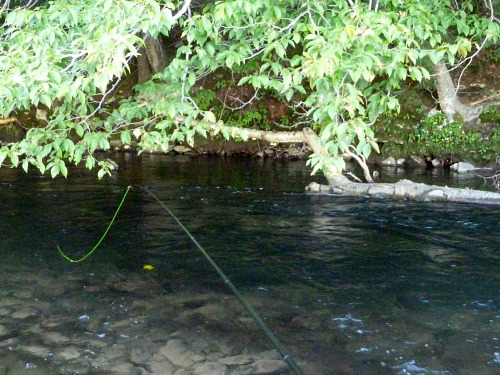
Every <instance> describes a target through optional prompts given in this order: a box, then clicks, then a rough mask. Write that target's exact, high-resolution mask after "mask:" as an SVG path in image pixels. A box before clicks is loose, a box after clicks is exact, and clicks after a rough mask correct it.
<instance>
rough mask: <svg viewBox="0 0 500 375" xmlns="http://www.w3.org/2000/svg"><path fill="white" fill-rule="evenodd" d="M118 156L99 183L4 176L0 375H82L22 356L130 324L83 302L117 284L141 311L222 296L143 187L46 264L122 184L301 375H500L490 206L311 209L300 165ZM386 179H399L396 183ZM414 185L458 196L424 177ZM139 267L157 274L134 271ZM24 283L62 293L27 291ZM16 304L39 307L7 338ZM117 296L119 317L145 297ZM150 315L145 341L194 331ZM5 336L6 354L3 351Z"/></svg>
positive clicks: (499, 310)
mask: <svg viewBox="0 0 500 375" xmlns="http://www.w3.org/2000/svg"><path fill="white" fill-rule="evenodd" d="M117 158H118V162H119V164H121V165H122V169H121V170H120V171H118V172H117V173H115V174H114V175H113V177H111V178H110V179H107V180H106V181H101V182H99V181H96V179H95V177H94V175H93V174H92V173H89V172H87V171H84V170H76V171H74V172H73V174H72V176H71V177H70V178H69V179H67V180H63V179H57V180H52V179H50V178H44V177H40V176H37V175H36V174H28V175H26V174H24V172H21V171H11V170H6V169H1V170H0V183H1V185H0V211H1V215H0V228H1V233H2V235H1V237H0V251H1V254H2V264H1V266H0V271H1V274H0V275H1V276H0V280H1V282H2V284H1V285H2V290H1V293H0V297H1V298H2V299H3V300H4V301H7V302H4V304H3V305H2V304H1V302H2V301H1V300H0V325H4V327H5V328H6V329H7V331H9V332H10V333H9V334H6V335H5V336H3V337H2V335H1V334H0V374H1V370H2V367H1V364H2V361H3V363H5V365H4V367H5V368H8V367H9V366H10V368H13V367H14V366H15V365H17V366H19V363H25V364H26V366H27V367H26V366H24V371H25V373H27V374H29V373H35V372H34V371H35V370H33V371H32V370H30V368H29V366H28V365H29V364H30V363H34V364H36V366H35V365H33V366H34V367H36V371H39V372H37V374H38V373H40V374H42V373H43V374H45V373H54V374H57V373H81V372H76V370H71V369H72V367H71V365H70V364H69V365H64V363H63V364H61V363H62V362H61V360H60V359H59V360H56V359H53V358H52V354H51V355H48V356H46V358H45V359H44V360H43V361H40V360H39V358H38V360H35V359H32V357H28V356H27V354H26V350H24V348H25V347H27V346H33V345H41V344H40V343H41V342H42V341H43V340H41V339H40V335H41V333H40V332H38V331H39V330H40V329H42V328H43V327H44V322H46V321H51V320H54V319H55V320H57V319H59V320H63V321H65V320H67V321H68V322H70V321H72V320H73V321H74V320H75V319H76V318H77V317H79V316H83V315H86V314H88V315H90V316H93V315H97V314H99V315H100V316H107V317H108V318H107V319H108V320H109V321H113V320H119V319H123V318H124V317H125V316H127V314H126V313H125V312H124V311H122V310H119V311H117V310H116V305H113V304H114V303H115V302H116V300H115V299H113V298H115V297H116V296H113V295H110V294H106V293H104V292H99V293H96V294H92V296H89V293H85V290H84V288H90V287H93V288H94V287H97V286H98V285H100V284H106V283H107V282H108V281H109V278H111V277H113V275H120V277H122V278H128V277H130V278H134V280H135V278H137V277H139V278H144V279H145V280H151V282H152V283H153V282H154V283H155V285H156V286H157V287H156V288H155V289H154V290H153V291H151V292H150V293H151V294H150V299H151V302H150V303H156V301H158V304H159V303H160V302H159V301H161V298H168V296H172V298H173V297H175V296H177V295H180V294H182V295H185V294H190V293H191V294H193V293H199V294H204V293H216V294H217V295H221V296H223V298H232V297H231V296H230V294H229V292H228V291H227V290H226V289H225V287H224V285H223V283H222V282H221V280H220V279H219V278H218V276H217V275H216V274H215V272H213V270H212V269H210V267H209V266H208V265H207V263H206V262H205V260H204V259H203V258H202V257H201V255H200V254H199V253H198V252H197V250H196V249H195V248H194V246H193V245H192V244H191V243H190V241H189V239H188V238H187V237H186V235H185V234H184V233H183V232H182V231H181V230H180V228H178V227H177V226H176V224H175V222H174V221H173V220H172V219H171V218H169V217H168V216H166V214H165V212H164V211H163V209H162V208H161V207H160V206H159V205H158V204H157V203H155V201H154V200H153V199H152V198H151V197H149V196H148V195H147V194H146V193H145V192H144V191H142V190H139V189H135V190H133V191H132V192H131V193H130V195H129V198H128V199H127V201H126V202H125V204H124V206H123V209H122V212H120V214H119V216H118V219H117V221H116V223H115V225H114V227H113V228H112V230H111V231H110V233H109V235H108V236H107V238H106V239H105V241H104V242H103V244H102V247H101V248H100V249H98V250H97V252H96V254H95V255H93V256H92V257H91V258H90V259H89V260H88V261H86V262H84V263H81V264H69V263H67V262H65V261H64V260H63V259H62V258H61V257H60V256H59V255H58V254H57V252H56V244H59V245H60V246H61V247H62V248H63V250H65V251H66V252H68V253H69V254H70V255H72V256H74V257H79V256H82V255H84V254H85V253H86V252H87V251H89V250H90V249H91V248H92V246H93V245H94V244H95V243H96V241H97V240H98V239H99V237H100V235H101V234H102V232H103V231H104V229H105V228H106V226H107V224H108V222H109V220H110V218H111V216H112V215H113V213H114V210H115V209H116V207H117V204H118V202H119V201H120V199H121V197H122V195H123V193H124V191H125V188H126V187H127V186H128V185H130V184H142V185H145V186H148V188H150V189H151V190H152V191H153V192H154V193H155V194H157V195H158V197H159V198H160V199H161V200H162V201H164V202H165V204H166V205H167V206H168V207H169V208H170V209H172V210H173V211H174V212H175V213H176V214H177V215H178V217H179V219H180V220H181V221H182V222H183V223H184V225H185V226H186V227H187V228H188V229H189V230H190V231H191V232H192V234H193V235H194V236H195V237H196V239H197V240H198V241H199V242H200V243H201V244H202V245H203V246H204V247H205V249H206V250H207V251H208V252H209V253H210V254H211V255H212V256H213V257H214V259H215V260H216V261H217V262H218V263H219V265H220V267H221V268H222V269H223V270H224V271H225V272H226V273H227V274H228V276H229V278H230V279H231V280H232V282H233V283H234V284H235V285H236V286H237V287H238V288H240V290H241V291H242V293H243V294H244V295H246V296H248V297H249V299H250V301H251V302H252V303H253V304H255V307H256V310H257V311H258V312H259V313H260V314H261V315H262V317H263V318H264V319H265V321H266V322H267V324H269V326H270V327H271V329H272V330H273V331H274V332H275V333H276V335H277V336H278V337H279V339H280V340H281V341H282V342H283V344H284V345H285V346H286V347H287V348H288V349H289V350H290V352H291V353H292V355H293V357H294V358H295V359H296V361H297V362H298V363H299V364H300V365H301V366H302V367H303V369H304V371H305V372H306V373H307V374H414V375H416V374H439V375H449V374H463V375H465V374H467V375H476V374H477V375H479V374H481V375H490V374H491V375H493V374H498V373H499V372H500V300H499V297H500V278H499V276H498V275H499V272H500V221H499V218H500V208H494V207H489V206H473V205H458V204H441V203H440V204H428V203H410V202H395V201H375V200H367V199H362V198H360V199H353V198H338V197H314V196H306V195H304V194H303V191H304V187H305V186H306V185H307V184H308V183H309V182H311V181H318V180H320V178H318V177H311V176H309V170H308V169H307V168H306V167H305V166H304V163H303V162H279V161H274V162H262V161H257V160H241V161H238V160H229V161H228V160H222V159H203V158H199V159H193V160H190V159H184V158H172V157H160V156H152V157H143V158H142V160H141V161H140V162H139V161H138V160H136V159H133V158H131V157H130V156H128V155H124V156H119V157H117ZM383 176H385V177H386V178H387V179H388V180H390V179H397V178H398V176H397V175H395V174H394V173H393V172H392V171H386V172H385V173H384V174H383ZM411 177H412V178H413V179H420V180H423V181H425V182H428V183H434V184H446V185H456V184H460V183H461V182H460V181H458V182H457V181H455V180H453V178H452V177H451V176H425V175H423V173H420V172H411ZM401 178H408V176H407V175H401ZM145 264H151V265H154V267H155V269H154V271H152V272H149V273H145V272H144V271H143V270H142V267H143V265H145ZM30 275H33V276H30ZM40 277H45V278H46V279H45V280H46V281H42V280H41V279H39V278H40ZM23 280H25V281H26V282H23ZM30 280H31V281H30ZM75 280H77V284H78V285H76V286H75V285H74V284H75ZM33 282H36V283H38V284H37V285H43V283H44V282H45V283H49V284H50V283H54V285H63V286H64V288H65V289H62V291H61V292H60V294H55V295H52V294H51V293H49V292H44V291H43V290H41V289H40V290H38V292H37V289H36V288H35V289H33V288H30V283H33ZM65 285H71V286H65ZM23 293H24V296H25V298H24V297H22V298H24V299H25V300H30V301H39V302H40V303H44V304H46V305H47V306H45V305H44V306H45V307H43V308H42V307H40V310H39V311H40V312H39V313H38V314H34V315H33V316H31V317H28V318H27V319H19V320H17V321H16V322H18V323H16V324H18V325H19V326H18V327H15V329H14V328H13V327H11V325H12V324H13V323H12V321H13V320H12V314H13V312H12V311H13V310H12V309H10V308H9V302H8V299H9V298H11V299H12V298H17V297H18V296H19V295H21V296H23ZM119 296H120V298H122V299H123V301H124V302H123V303H124V304H125V303H127V301H129V299H130V301H133V300H135V301H139V300H140V301H143V299H144V296H143V295H141V296H138V295H134V293H133V292H130V294H128V295H127V294H123V293H121V294H119ZM139 297H140V298H142V299H140V298H139ZM15 303H17V302H15ZM131 303H132V302H131ZM30 306H31V305H30ZM2 307H3V308H4V313H5V314H2ZM186 309H189V306H187V307H186ZM148 311H156V314H157V315H156V316H155V313H151V312H150V313H149V314H148V316H147V317H145V318H144V319H145V320H146V321H147V327H144V332H141V335H142V336H147V335H148V332H149V331H151V330H155V331H156V332H161V331H162V330H173V329H179V328H180V327H181V326H182V325H183V324H188V325H189V324H192V322H187V323H186V322H185V321H184V322H183V321H182V320H175V319H173V320H175V324H174V323H172V322H171V321H169V322H167V321H166V320H165V319H163V318H162V314H164V311H163V310H162V308H161V306H160V305H158V308H157V309H152V310H148ZM203 324H205V323H200V327H202V326H203ZM32 327H38V328H40V327H41V328H40V329H39V330H38V331H37V330H36V329H33V328H32ZM203 327H205V326H203ZM187 328H189V327H187ZM198 328H199V327H197V329H198ZM205 328H206V329H207V330H208V331H210V332H211V334H217V335H220V336H221V337H231V343H232V344H233V345H234V346H235V347H237V348H240V349H241V350H242V351H244V350H247V349H251V348H258V349H259V350H260V349H262V350H264V349H266V348H267V349H271V348H272V344H271V343H270V342H268V341H267V339H266V338H265V337H264V335H263V334H261V333H260V332H259V331H258V330H251V331H246V330H245V329H244V327H238V326H237V324H234V323H231V325H230V326H229V327H226V328H224V326H223V325H221V324H218V325H210V324H209V323H207V325H206V327H205ZM199 329H201V328H199ZM13 332H15V337H16V341H15V342H14V343H13V344H9V343H6V340H7V339H9V338H12V336H14V334H13ZM0 333H1V330H0ZM63 333H64V334H65V335H66V336H68V337H71V338H72V339H71V340H75V342H77V341H78V337H79V335H83V334H84V332H83V333H82V332H81V330H78V329H77V328H75V325H74V324H73V325H71V324H66V325H65V326H64V332H63ZM116 340H118V339H116ZM158 340H161V339H158ZM44 345H47V344H46V341H45V342H44ZM75 345H76V344H75ZM13 356H14V357H15V359H12V358H13ZM69 362H71V361H70V360H68V363H69ZM44 371H45V372H44ZM72 371H73V372H72ZM89 371H90V370H89ZM12 373H14V372H12ZM89 373H90V372H89ZM96 373H99V372H98V371H97V372H96Z"/></svg>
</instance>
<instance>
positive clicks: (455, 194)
mask: <svg viewBox="0 0 500 375" xmlns="http://www.w3.org/2000/svg"><path fill="white" fill-rule="evenodd" d="M328 182H329V185H320V184H318V183H315V182H313V183H311V184H309V186H307V187H306V191H307V193H308V194H314V195H343V196H364V197H371V198H391V199H399V200H415V201H420V202H460V203H476V204H478V203H479V204H490V205H500V193H495V192H490V191H482V190H473V189H457V188H450V187H443V186H436V185H426V184H421V183H416V182H412V181H409V180H401V181H399V182H396V183H371V184H363V183H357V182H352V181H350V180H348V179H347V177H345V176H341V175H339V176H335V177H330V178H329V179H328Z"/></svg>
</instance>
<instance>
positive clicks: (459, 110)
mask: <svg viewBox="0 0 500 375" xmlns="http://www.w3.org/2000/svg"><path fill="white" fill-rule="evenodd" d="M435 70H436V75H435V82H436V86H437V91H438V97H439V105H440V107H441V110H442V111H443V112H444V114H445V115H446V118H447V119H448V121H450V122H453V121H457V120H459V119H457V118H456V117H457V115H458V116H460V118H461V119H462V120H463V121H464V122H465V124H466V125H469V126H472V125H474V124H475V123H476V122H477V120H478V119H479V116H481V114H482V113H483V112H484V111H485V110H486V109H487V108H489V107H491V106H492V105H496V104H498V103H499V101H498V100H497V97H498V96H496V97H491V98H486V99H484V100H481V101H478V102H475V103H470V104H465V103H463V102H462V101H461V100H460V98H459V97H458V96H457V89H456V88H455V85H454V84H453V80H452V79H451V75H450V72H449V70H448V68H446V65H445V64H444V63H442V62H441V63H438V64H436V65H435Z"/></svg>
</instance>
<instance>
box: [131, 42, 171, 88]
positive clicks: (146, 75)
mask: <svg viewBox="0 0 500 375" xmlns="http://www.w3.org/2000/svg"><path fill="white" fill-rule="evenodd" d="M143 40H144V47H142V48H141V49H140V51H139V52H140V55H139V56H138V58H137V67H138V75H139V77H138V81H139V83H144V82H146V81H149V80H150V79H151V77H152V76H153V75H155V74H156V73H160V72H162V71H163V70H164V69H165V68H166V67H167V65H168V63H169V62H170V60H171V56H170V54H169V53H168V51H167V48H166V47H165V45H164V44H163V41H162V39H161V38H158V39H153V38H152V37H151V35H149V34H146V35H145V36H144V37H143Z"/></svg>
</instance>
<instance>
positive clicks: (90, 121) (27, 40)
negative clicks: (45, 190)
mask: <svg viewBox="0 0 500 375" xmlns="http://www.w3.org/2000/svg"><path fill="white" fill-rule="evenodd" d="M484 4H486V6H485V5H484ZM478 7H481V9H482V13H480V12H478ZM0 19H1V26H0V29H1V39H0V50H1V51H0V81H1V82H2V86H0V118H1V117H4V118H7V117H9V116H12V115H15V113H17V112H19V111H27V110H30V109H32V108H33V107H40V108H45V109H48V118H47V123H46V125H44V126H42V127H40V126H37V127H34V128H31V129H29V130H28V132H27V134H26V137H25V139H24V140H22V141H21V142H16V143H12V144H9V145H8V146H3V147H2V148H1V150H0V163H4V162H9V163H10V164H11V165H13V166H18V165H21V166H22V167H23V168H24V169H25V170H27V169H28V168H29V166H30V165H34V166H35V167H37V168H38V169H39V170H40V171H41V172H42V173H43V172H44V171H46V170H50V172H51V174H52V176H56V175H58V174H59V173H61V174H63V175H67V167H66V163H67V162H70V163H75V164H78V163H80V162H81V161H82V160H85V163H86V165H87V167H89V168H92V167H94V166H95V165H96V163H97V164H99V165H100V166H101V169H100V172H99V174H100V176H102V175H104V174H105V173H106V172H107V171H108V170H109V166H108V165H107V164H106V163H105V162H98V161H97V160H96V159H95V158H94V156H93V154H94V152H95V151H96V150H97V149H102V150H106V149H109V147H110V143H109V141H110V138H111V137H114V136H119V137H120V139H121V140H122V141H123V142H124V143H126V144H127V143H130V142H132V140H133V139H137V140H138V141H139V146H140V147H142V148H149V149H151V148H160V149H163V150H167V149H168V143H169V142H172V141H187V142H193V138H194V136H195V134H201V135H203V136H206V135H207V132H208V130H209V125H210V123H214V122H217V121H218V119H217V118H216V116H215V115H214V113H212V112H211V111H209V110H205V109H204V108H203V106H201V107H200V103H199V102H197V100H202V99H200V96H199V95H198V96H197V95H196V93H197V92H199V91H200V79H202V78H203V77H205V76H206V75H207V74H209V73H211V72H215V71H218V70H221V69H224V70H226V71H233V72H237V73H238V77H240V79H239V82H238V83H239V84H240V85H251V86H253V88H255V89H256V90H257V93H258V90H265V91H266V92H270V93H272V94H273V95H274V96H275V97H277V98H279V99H282V100H285V101H287V103H288V105H289V107H290V108H291V109H292V110H293V111H294V113H295V118H297V119H298V120H299V121H300V122H301V124H302V125H303V126H309V127H311V128H312V129H313V130H315V131H316V132H317V133H318V134H319V136H320V140H321V144H322V146H323V148H324V152H321V153H316V154H313V156H312V157H311V159H310V162H311V163H312V165H313V166H314V168H315V169H316V170H317V169H327V170H328V171H330V172H334V173H339V172H341V171H342V170H343V169H344V167H345V165H344V161H343V158H342V154H343V153H344V152H346V151H350V152H352V153H354V154H356V155H360V156H362V157H367V156H368V155H369V154H370V152H371V150H372V149H375V150H377V143H376V141H375V134H374V133H373V130H372V125H373V124H374V123H375V121H376V120H377V118H378V116H379V115H381V114H383V113H387V112H394V111H396V112H397V111H398V108H399V103H398V99H397V96H396V95H395V92H397V90H399V89H400V88H401V84H402V82H404V81H406V80H410V79H411V80H415V81H418V82H420V81H422V80H429V79H431V74H432V71H430V67H432V64H435V63H438V62H442V61H444V62H446V63H447V64H448V65H449V66H452V65H456V64H457V63H460V62H463V61H467V59H468V58H470V56H473V54H474V52H475V51H476V50H477V49H478V48H482V47H484V46H485V45H486V44H488V43H496V42H497V40H498V36H499V35H500V32H499V27H498V22H497V19H496V18H495V16H494V13H493V5H492V4H491V3H480V4H476V2H474V1H460V2H454V1H453V2H452V1H448V0H432V1H427V2H422V1H418V0H405V1H403V0H381V1H369V2H362V1H354V0H320V1H317V0H315V1H312V0H311V1H302V0H301V1H297V0H254V1H246V0H231V1H217V2H213V3H208V4H205V5H204V6H197V7H195V6H193V4H191V1H189V0H187V1H181V2H168V1H167V2H164V1H155V0H135V1H129V0H92V1H89V0H54V1H51V2H48V3H46V4H43V5H41V6H38V7H36V8H33V9H26V8H17V9H9V10H3V11H2V13H0ZM174 30H175V31H176V32H179V35H181V38H180V40H179V41H178V43H177V49H176V55H175V57H173V58H171V59H170V60H169V61H168V65H167V67H166V68H165V70H164V71H163V72H160V73H158V74H156V75H155V76H154V77H153V79H152V80H150V81H148V82H145V83H143V84H142V85H139V86H137V87H136V91H135V95H134V96H133V97H130V98H127V99H126V100H123V101H122V102H121V103H120V105H118V106H116V105H115V103H113V101H112V100H111V98H112V96H113V93H114V90H115V89H116V87H117V86H118V85H119V82H120V80H121V79H122V78H123V77H124V76H126V75H129V74H131V69H132V67H133V65H134V63H135V57H136V56H137V55H138V54H139V48H140V47H141V46H142V45H143V43H144V37H145V36H146V35H147V36H151V37H152V38H158V37H159V36H160V35H170V34H171V33H172V32H173V31H174ZM229 125H230V124H229ZM222 129H223V130H222V133H223V135H224V136H225V137H230V136H235V137H245V132H244V130H242V131H239V132H236V133H234V132H233V133H230V132H229V130H227V129H226V130H225V128H222Z"/></svg>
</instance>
